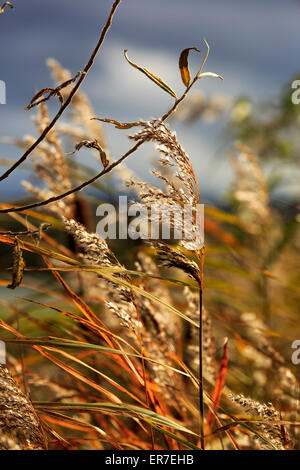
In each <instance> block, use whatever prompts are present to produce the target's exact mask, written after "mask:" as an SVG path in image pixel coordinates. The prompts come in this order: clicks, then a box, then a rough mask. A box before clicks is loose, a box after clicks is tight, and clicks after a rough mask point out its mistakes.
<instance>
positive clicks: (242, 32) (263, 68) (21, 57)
mask: <svg viewBox="0 0 300 470" xmlns="http://www.w3.org/2000/svg"><path fill="white" fill-rule="evenodd" d="M13 3H14V5H15V10H14V11H11V10H7V11H5V13H4V14H3V15H1V16H0V40H1V45H2V47H1V51H0V54H1V61H0V79H1V80H4V81H5V82H6V85H7V104H6V105H0V124H1V135H4V136H15V137H22V136H23V135H25V134H28V133H32V132H34V128H33V126H32V123H31V120H30V115H31V114H32V113H33V112H34V111H31V112H26V111H24V106H25V105H26V104H27V103H28V102H29V101H30V99H31V97H32V96H33V94H34V91H35V90H39V89H41V88H44V87H47V86H49V85H51V80H50V77H49V73H48V70H47V68H46V65H45V61H46V59H47V58H48V57H54V58H56V59H57V60H59V61H60V62H61V63H62V64H63V65H64V67H66V68H69V69H70V70H71V72H72V74H75V73H76V72H77V71H79V70H80V69H82V68H83V65H84V64H85V63H86V61H87V59H88V56H89V54H90V52H91V50H92V49H93V47H94V45H95V43H96V41H97V38H98V35H99V31H100V29H101V27H102V25H103V23H104V22H105V19H106V17H107V14H108V11H109V9H110V6H111V3H112V2H111V0H101V1H96V0H85V1H84V2H82V1H79V0H51V1H47V0H43V1H41V0H39V1H37V0H26V1H25V0H15V1H13ZM299 18H300V1H299V0H251V1H249V0H226V1H224V0H203V1H199V0H185V1H182V0H163V1H162V0H160V1H159V0H123V2H122V4H121V6H120V7H119V9H118V11H117V14H116V17H115V19H114V22H113V26H112V28H111V30H110V31H109V34H108V37H107V39H106V42H105V44H104V46H103V49H102V50H101V53H100V54H99V57H98V58H97V60H96V62H95V65H94V67H93V69H92V70H91V72H90V74H89V76H88V77H87V79H86V81H85V83H84V86H83V90H84V91H85V92H86V93H87V94H88V96H89V98H90V99H91V101H92V103H93V106H94V108H95V110H96V113H97V115H98V116H102V117H112V118H115V119H118V120H129V121H130V120H136V119H138V118H144V119H148V118H151V117H154V116H159V115H161V114H163V113H164V111H165V110H166V109H167V108H168V107H169V105H170V103H171V101H170V98H169V97H168V95H167V94H165V93H164V92H163V91H161V90H160V89H158V88H156V87H155V85H153V83H152V82H150V81H148V80H147V78H146V77H144V76H143V75H141V74H139V73H138V72H137V71H136V70H134V69H132V68H131V67H130V66H129V65H128V64H127V63H126V62H125V60H124V57H123V49H124V48H127V49H128V54H129V57H131V58H132V59H133V60H134V61H135V62H137V63H140V64H141V65H144V66H147V67H148V68H149V69H151V70H152V71H153V72H154V73H157V74H158V75H160V76H162V77H164V79H165V80H166V81H167V82H168V83H170V84H171V85H172V87H173V88H174V89H176V90H178V91H179V90H182V84H181V83H180V78H179V73H178V65H177V64H178V55H179V53H180V51H181V50H182V49H183V48H185V47H188V46H191V45H196V46H200V47H201V40H202V38H203V37H205V38H206V39H207V40H208V42H209V43H210V45H211V55H210V57H209V60H208V63H207V70H210V71H214V72H218V73H220V74H222V75H223V76H224V79H225V80H224V82H221V81H218V80H215V79H205V80H203V81H202V82H201V83H200V84H198V87H199V88H201V89H202V90H203V91H204V92H206V93H207V94H211V93H215V92H217V93H225V94H228V95H229V96H231V97H237V96H239V95H245V94H247V95H249V96H250V97H251V98H253V99H255V100H258V99H261V98H267V97H270V96H276V94H277V93H278V91H279V90H280V87H281V86H282V85H283V84H285V83H286V82H288V81H289V80H290V79H291V77H292V76H293V75H294V74H295V73H296V72H298V71H299V69H300V62H299V44H300V32H299V31H300V28H299ZM193 59H194V60H195V59H196V56H193ZM53 109H54V108H53ZM221 124H222V122H221ZM221 124H207V123H203V122H198V123H196V124H195V125H193V126H192V127H186V126H183V125H178V124H175V125H174V127H175V130H176V131H177V134H178V137H179V140H180V141H181V143H182V144H183V146H184V147H185V148H186V150H187V152H188V153H189V154H190V156H191V159H192V162H193V164H194V166H195V170H196V173H197V174H198V175H199V187H200V191H201V192H202V194H204V195H212V196H215V195H218V196H219V197H220V196H221V195H222V193H223V191H224V190H225V188H226V187H228V184H229V182H230V178H231V172H230V164H229V158H228V154H227V149H224V148H222V145H221V143H222V141H221V135H220V134H221V132H220V131H221ZM106 130H107V136H108V141H109V145H110V147H111V149H112V154H113V156H115V157H116V158H117V157H118V156H120V154H121V153H123V151H124V150H125V149H126V146H127V145H128V143H127V141H126V138H125V137H124V135H123V134H122V135H121V134H120V132H121V131H116V130H115V129H113V128H110V127H107V128H106ZM19 156H20V150H19V149H16V148H15V147H11V146H9V145H7V144H4V143H0V157H10V158H17V157H19ZM152 156H153V152H152V151H151V149H149V148H147V149H145V151H144V152H142V153H139V154H138V155H137V156H136V158H135V156H132V157H131V158H130V160H128V166H129V167H131V168H133V169H134V170H135V171H136V172H137V174H138V175H139V176H140V177H142V178H147V177H148V176H147V172H148V168H149V157H152ZM212 161H214V162H217V165H216V164H214V166H213V170H212V164H211V162H212ZM23 177H24V171H18V172H16V173H15V174H14V175H11V177H10V178H9V179H8V180H7V181H6V182H4V183H2V186H1V188H0V193H1V199H2V200H6V199H9V198H11V197H18V196H19V195H20V194H22V189H21V186H20V180H21V179H22V178H23Z"/></svg>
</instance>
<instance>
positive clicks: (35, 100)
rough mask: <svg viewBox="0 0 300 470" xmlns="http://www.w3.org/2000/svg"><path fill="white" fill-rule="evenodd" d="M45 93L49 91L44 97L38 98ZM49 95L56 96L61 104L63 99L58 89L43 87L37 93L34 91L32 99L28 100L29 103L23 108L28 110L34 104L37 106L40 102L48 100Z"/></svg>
mask: <svg viewBox="0 0 300 470" xmlns="http://www.w3.org/2000/svg"><path fill="white" fill-rule="evenodd" d="M46 93H49V95H48V96H46V97H45V98H42V99H39V98H41V97H42V96H44V95H45V94H46ZM51 96H57V98H58V99H59V101H60V103H61V104H62V103H63V101H64V100H63V97H62V95H61V93H60V92H59V91H58V90H56V89H55V88H43V89H42V90H40V91H39V92H38V93H36V95H34V97H33V98H32V100H31V101H30V103H29V105H28V106H26V108H24V109H25V111H29V109H31V108H33V107H34V106H37V105H38V104H41V103H44V102H45V101H48V100H49V98H51ZM37 100H38V101H37Z"/></svg>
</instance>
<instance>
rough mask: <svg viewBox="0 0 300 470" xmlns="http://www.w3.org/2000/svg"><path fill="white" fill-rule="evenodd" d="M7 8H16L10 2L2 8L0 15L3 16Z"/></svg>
mask: <svg viewBox="0 0 300 470" xmlns="http://www.w3.org/2000/svg"><path fill="white" fill-rule="evenodd" d="M5 7H9V8H11V9H13V8H14V6H13V5H12V4H11V3H10V2H4V3H3V5H2V7H0V15H2V13H4V10H5Z"/></svg>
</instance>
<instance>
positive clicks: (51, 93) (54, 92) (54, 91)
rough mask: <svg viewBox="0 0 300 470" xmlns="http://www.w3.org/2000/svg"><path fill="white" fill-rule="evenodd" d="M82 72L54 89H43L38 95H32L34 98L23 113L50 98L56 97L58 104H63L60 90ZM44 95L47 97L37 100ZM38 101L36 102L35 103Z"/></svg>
mask: <svg viewBox="0 0 300 470" xmlns="http://www.w3.org/2000/svg"><path fill="white" fill-rule="evenodd" d="M83 73H84V72H78V73H77V74H76V75H75V77H73V78H71V79H70V80H66V81H65V82H63V83H61V84H60V85H58V86H57V87H56V88H43V89H42V90H40V91H39V92H38V93H36V95H34V97H33V98H32V100H31V101H30V103H29V105H28V106H26V108H25V111H28V110H29V109H31V108H33V107H34V106H37V105H39V104H41V103H44V102H45V101H48V100H49V99H50V98H51V97H52V96H57V97H58V99H59V101H60V103H61V104H63V102H64V99H63V97H62V94H61V93H60V90H62V89H63V88H66V87H67V86H69V85H71V84H72V83H74V82H75V80H77V78H78V77H79V75H81V74H83ZM46 93H49V95H48V96H46V97H45V98H42V99H39V98H41V97H42V96H44V95H45V94H46ZM37 100H38V101H37Z"/></svg>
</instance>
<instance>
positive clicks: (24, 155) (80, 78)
mask: <svg viewBox="0 0 300 470" xmlns="http://www.w3.org/2000/svg"><path fill="white" fill-rule="evenodd" d="M121 1H122V0H115V2H114V3H113V6H112V8H111V11H110V14H109V17H108V19H107V21H106V24H105V26H104V27H103V29H102V31H101V35H100V38H99V40H98V43H97V45H96V47H95V49H94V51H93V52H92V55H91V56H90V59H89V61H88V63H87V64H86V66H85V67H84V69H83V71H82V73H81V74H80V77H79V79H78V81H77V83H76V84H75V85H74V87H73V88H72V90H71V91H70V94H69V96H68V97H67V98H66V100H65V102H64V103H63V104H62V105H61V107H60V108H59V111H58V112H57V114H56V115H55V116H54V118H53V119H52V121H51V122H50V124H49V125H48V126H47V127H46V128H45V129H44V131H43V132H42V134H41V135H40V136H39V137H38V139H37V140H36V141H35V142H34V143H33V144H32V145H31V147H29V149H27V150H26V152H25V153H24V154H23V155H22V157H21V158H19V160H17V161H16V162H15V163H14V164H13V165H12V166H11V167H10V168H9V169H8V170H7V171H6V172H5V173H3V175H1V176H0V181H3V180H4V179H5V178H7V177H8V176H9V175H10V174H11V173H12V172H13V171H14V170H15V169H16V168H18V166H20V165H21V164H22V163H23V162H24V161H25V160H26V158H27V157H28V156H29V155H30V154H31V153H32V152H33V150H34V149H36V147H37V146H38V145H39V144H40V143H41V142H42V141H43V140H44V139H45V137H46V136H47V135H48V133H49V132H50V131H51V129H52V128H53V127H54V126H55V124H56V122H57V121H58V120H59V118H60V117H61V115H62V114H63V113H64V111H65V110H66V109H67V107H68V106H69V104H70V103H71V101H72V98H73V96H74V95H75V94H76V92H77V91H78V89H79V87H80V86H81V84H82V82H83V81H84V79H85V77H86V76H87V73H88V71H89V70H90V68H91V67H92V65H93V63H94V60H95V57H96V55H97V54H98V52H99V49H100V47H101V46H102V44H103V42H104V39H105V36H106V33H107V31H108V30H109V28H110V26H111V23H112V19H113V16H114V14H115V11H116V9H117V7H118V6H119V4H120V3H121Z"/></svg>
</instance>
